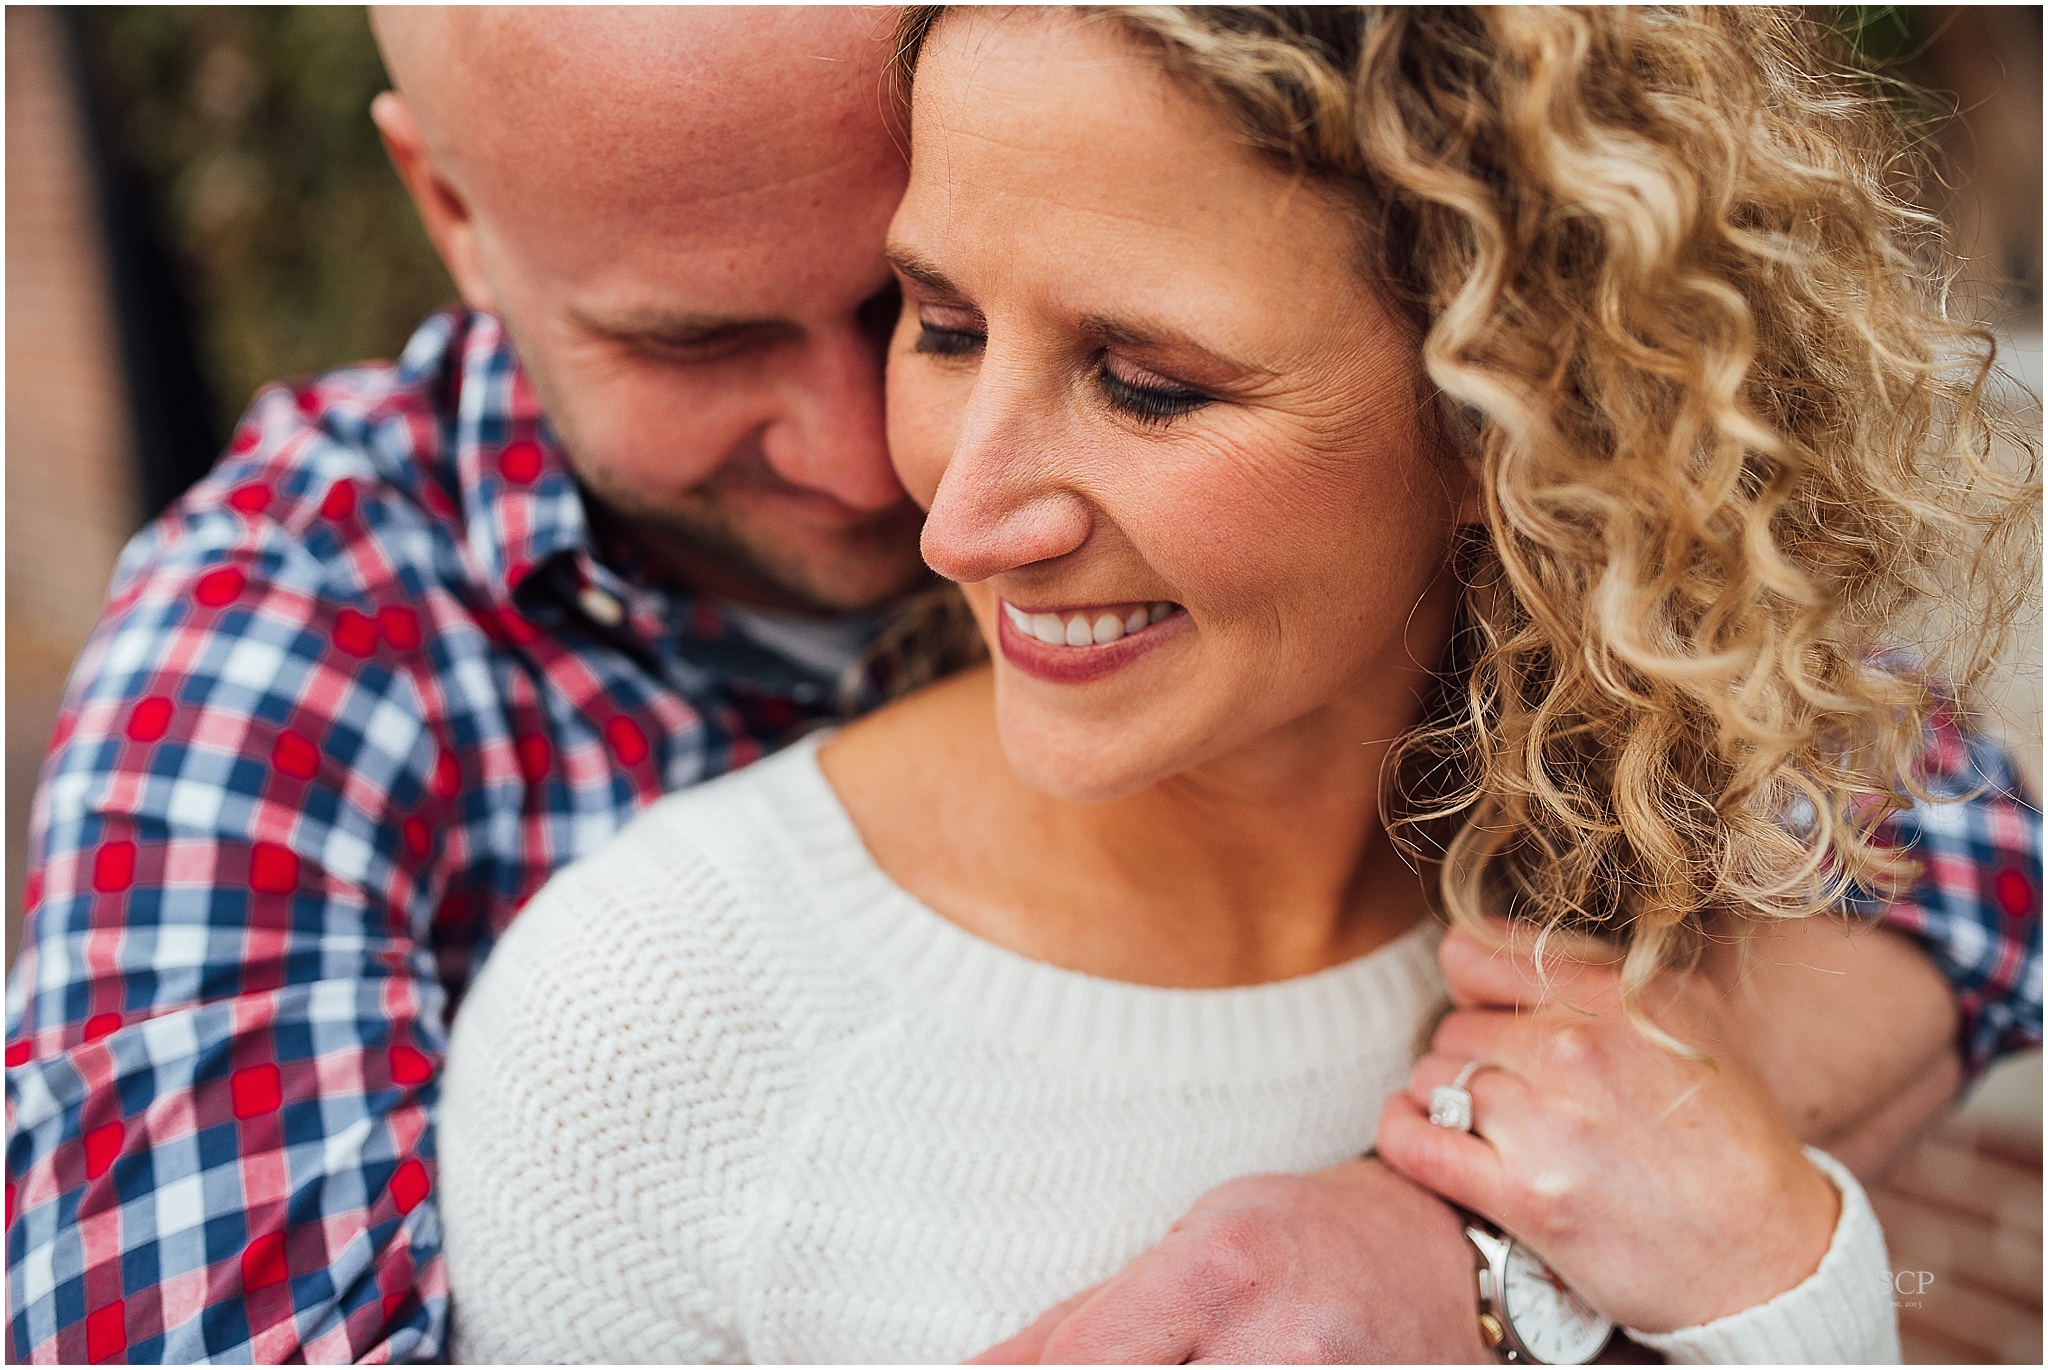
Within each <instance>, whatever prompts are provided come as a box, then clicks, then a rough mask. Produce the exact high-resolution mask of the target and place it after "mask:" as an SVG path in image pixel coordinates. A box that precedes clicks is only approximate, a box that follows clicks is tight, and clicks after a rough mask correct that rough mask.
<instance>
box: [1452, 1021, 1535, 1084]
mask: <svg viewBox="0 0 2048 1370" xmlns="http://www.w3.org/2000/svg"><path fill="white" fill-rule="evenodd" d="M1539 1030H1540V1026H1539V1023H1538V1021H1537V1019H1536V1018H1534V1017H1533V1016H1532V1015H1530V1014H1527V1013H1515V1012H1512V1011H1509V1010H1505V1009H1469V1008H1467V1009H1456V1010H1454V1011H1452V1012H1450V1013H1447V1014H1445V1015H1444V1017H1443V1021H1442V1022H1440V1023H1438V1024H1437V1025H1436V1032H1435V1034H1434V1035H1433V1036H1432V1037H1431V1038H1430V1042H1429V1045H1430V1050H1431V1051H1432V1052H1434V1053H1435V1054H1436V1055H1439V1056H1448V1057H1453V1058H1455V1059H1456V1060H1457V1061H1458V1062H1459V1063H1460V1064H1463V1063H1464V1062H1466V1061H1485V1062H1487V1063H1489V1064H1491V1065H1496V1066H1504V1067H1506V1068H1507V1069H1509V1070H1514V1071H1520V1072H1522V1073H1524V1074H1526V1073H1527V1071H1526V1069H1525V1063H1526V1058H1527V1055H1528V1052H1529V1049H1530V1046H1531V1044H1532V1043H1533V1041H1534V1040H1535V1034H1536V1033H1537V1032H1538V1031H1539Z"/></svg>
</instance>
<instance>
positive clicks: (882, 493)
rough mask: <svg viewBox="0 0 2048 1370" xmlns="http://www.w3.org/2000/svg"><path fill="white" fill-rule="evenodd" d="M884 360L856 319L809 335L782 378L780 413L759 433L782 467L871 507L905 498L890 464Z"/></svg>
mask: <svg viewBox="0 0 2048 1370" xmlns="http://www.w3.org/2000/svg"><path fill="white" fill-rule="evenodd" d="M882 361H883V356H882V352H881V349H879V348H878V347H877V346H876V345H875V341H874V339H873V338H872V337H870V336H869V335H868V334H867V333H866V332H865V331H863V330H862V329H860V328H859V327H858V326H856V325H855V324H853V323H848V324H847V325H846V327H844V328H842V329H837V330H834V331H833V332H831V333H828V334H813V335H812V336H811V338H810V339H808V340H807V342H806V345H805V346H804V348H803V349H802V351H801V353H800V354H799V355H798V357H797V358H796V359H795V364H794V366H793V367H792V369H791V371H790V372H789V374H788V375H787V376H786V377H785V379H784V384H783V396H782V406H781V407H782V414H781V416H780V417H779V418H778V419H777V420H776V421H774V422H772V423H770V424H769V425H768V429H767V431H766V433H765V434H764V435H763V437H762V454H763V456H764V457H766V459H767V462H768V465H769V466H770V467H771V468H772V469H773V470H774V471H775V473H776V474H777V475H779V476H781V477H782V478H783V479H784V480H786V481H788V482H790V483H791V484H792V485H798V486H802V487H803V488H804V489H806V490H815V491H817V492H819V493H820V494H826V495H830V496H832V497H833V498H834V499H836V500H838V501H839V502H840V503H841V504H844V505H847V506H849V507H850V508H854V509H859V510H863V511H867V512H874V511H879V510H882V509H887V508H889V507H890V506H891V505H894V504H896V503H897V502H898V501H900V500H902V499H903V498H904V493H903V485H902V483H901V482H900V481H898V480H897V479H896V472H895V469H894V468H893V467H891V466H890V465H889V446H888V439H887V435H886V430H885V428H884V424H883V418H882Z"/></svg>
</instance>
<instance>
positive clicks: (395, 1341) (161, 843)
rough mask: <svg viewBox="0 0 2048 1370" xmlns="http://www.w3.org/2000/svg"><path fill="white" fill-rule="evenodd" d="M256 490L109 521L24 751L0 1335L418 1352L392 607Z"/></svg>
mask: <svg viewBox="0 0 2048 1370" xmlns="http://www.w3.org/2000/svg"><path fill="white" fill-rule="evenodd" d="M248 488H249V487H244V489H248ZM265 498H267V496H265V495H263V494H261V493H259V494H256V495H247V494H243V493H242V492H241V491H237V492H235V493H233V494H230V495H229V496H228V498H227V499H226V501H225V503H224V504H223V505H221V506H219V507H216V508H214V509H212V510H211V512H208V513H203V514H199V515H193V516H190V517H187V518H185V519H183V520H181V521H179V522H177V523H175V524H159V525H157V526H156V527H154V528H153V529H152V530H150V531H149V532H147V533H145V534H144V535H143V537H142V538H140V539H138V541H137V543H136V544H135V545H134V546H132V547H131V548H130V551H129V553H128V554H127V555H126V556H125V557H124V559H123V565H122V568H121V570H120V571H118V572H117V575H116V580H115V589H114V599H113V601H112V602H111V603H110V605H109V607H108V610H107V612H106V614H105V616H104V617H103V619H102V621H101V623H100V625H99V628H98V629H97V630H96V632H95V634H94V636H93V639H92V641H91V642H90V644H89V645H88V647H87V649H86V653H85V655H84V656H83V657H82V658H81V660H80V663H79V665H78V667H77V668H76V670H75V672H74V674H73V678H72V684H71V687H70V691H69V694H68V696H67V700H66V704H65V707H64V711H63V714H62V716H61V718H60V721H59V724H58V730H57V735H56V737H55V739H54V741H53V745H52V749H51V752H50V755H49V757H48V759H47V760H46V762H45V765H44V770H43V774H42V779H41V785H40V788H39V790H38V794H37V798H36V803H35V809H34V812H33V814H32V817H31V822H32V837H31V864H30V872H29V876H28V893H27V897H26V899H25V901H24V902H25V903H26V904H27V905H28V915H27V922H26V925H25V930H24V938H23V951H22V955H21V956H20V957H19V958H18V960H17V964H16V965H15V967H14V969H13V973H12V976H11V978H10V980H9V984H8V992H7V1019H8V1022H7V1112H8V1124H9V1127H8V1133H9V1138H8V1147H7V1267H8V1292H9V1296H10V1297H9V1306H10V1313H9V1322H8V1332H9V1345H10V1351H11V1358H12V1359H15V1360H17V1361H63V1362H103V1361H108V1360H120V1361H185V1362H190V1361H200V1360H207V1361H212V1360H240V1361H250V1360H254V1361H259V1362H262V1361H269V1362H279V1361H286V1360H293V1359H307V1360H322V1361H344V1360H415V1359H432V1358H434V1357H436V1356H438V1355H439V1354H440V1351H441V1347H442V1339H443V1332H444V1328H445V1324H446V1318H447V1300H446V1293H445V1278H444V1275H443V1270H442V1260H441V1254H440V1225H439V1220H438V1217H437V1215H436V1209H435V1203H434V1199H433V1185H434V1143H433V1132H432V1129H431V1126H430V1116H431V1110H432V1108H433V1104H434V1097H435V1092H436V1089H437V1071H438V1068H439V1061H440V1059H441V1055H442V1050H443V1046H444V1042H445V1028H444V1013H445V1010H446V1007H447V995H446V992H445V990H444V989H443V987H442V985H441V983H440V981H439V979H438V977H437V974H436V971H435V964H434V959H433V950H432V948H431V946H429V945H426V944H425V943H424V941H423V940H422V937H423V934H422V933H421V932H420V931H419V930H418V929H423V928H426V927H428V926H429V924H428V922H427V921H426V920H425V919H420V920H419V921H418V922H417V923H416V922H415V911H416V910H417V909H418V908H420V907H421V906H422V904H423V903H424V901H425V900H426V899H427V898H428V897H429V894H430V892H429V891H428V890H426V889H425V888H424V885H425V883H426V882H427V881H428V879H429V878H430V877H429V876H428V875H427V874H426V872H428V871H429V870H430V869H431V862H430V860H429V852H430V849H431V848H432V847H433V846H434V844H435V841H436V837H435V834H436V832H437V830H438V828H439V826H440V825H441V824H442V823H443V821H444V818H445V817H446V815H445V814H444V812H443V809H444V808H445V807H446V804H445V801H444V799H443V798H440V797H437V794H436V787H435V786H434V784H433V783H432V782H433V781H434V780H435V779H436V778H437V776H438V775H439V774H440V772H439V771H437V769H436V766H437V761H438V760H439V757H438V753H437V750H436V746H437V743H436V738H435V735H434V731H433V729H432V728H431V727H430V726H429V724H428V720H427V718H426V714H427V710H426V708H425V707H424V706H423V698H422V686H421V684H420V682H419V679H418V678H417V677H416V676H415V675H414V674H412V671H411V667H410V665H409V658H410V657H411V656H413V655H415V654H416V650H417V649H418V647H419V645H420V644H419V640H418V639H419V634H418V630H417V619H416V618H414V619H412V620H410V622H409V623H408V621H407V620H406V618H405V615H408V614H411V613H412V612H413V611H412V610H411V609H409V608H407V607H406V606H405V605H404V604H403V603H394V602H384V603H380V602H379V596H378V595H375V594H367V593H366V594H356V595H351V594H350V593H348V592H346V591H345V589H338V588H335V587H336V586H337V584H340V583H341V582H340V581H339V580H338V578H337V577H335V576H334V575H333V574H332V572H333V568H332V566H331V565H329V564H326V563H322V562H320V561H319V560H317V559H316V558H315V557H314V556H313V555H312V554H311V553H310V552H309V551H308V550H307V548H306V546H305V544H304V540H303V538H301V537H300V536H299V535H298V533H295V532H293V531H291V530H287V529H283V528H280V527H279V526H278V525H277V524H276V523H274V522H269V521H266V520H264V519H261V518H257V517H254V516H253V514H252V513H251V511H252V510H254V511H259V512H260V510H261V508H262V507H263V500H264V499H265ZM238 500H239V501H240V502H239V503H238V502H237V501H238ZM300 531H303V530H300ZM394 593H395V592H394ZM408 646H409V647H410V648H411V649H414V650H413V651H410V652H409V651H407V650H405V649H406V648H407V647H408ZM443 788H445V787H443Z"/></svg>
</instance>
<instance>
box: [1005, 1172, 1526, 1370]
mask: <svg viewBox="0 0 2048 1370" xmlns="http://www.w3.org/2000/svg"><path fill="white" fill-rule="evenodd" d="M1475 1288H1476V1286H1475V1283H1474V1276H1473V1256H1472V1249H1471V1247H1470V1246H1469V1245H1468V1244H1467V1243H1466V1241H1465V1237H1464V1232H1463V1226H1462V1223H1461V1221H1460V1220H1459V1218H1458V1216H1457V1215H1456V1214H1455V1213H1453V1212H1452V1211H1451V1209H1450V1208H1449V1207H1448V1206H1447V1205H1446V1204H1444V1202H1443V1201H1442V1200H1440V1199H1438V1198H1436V1197H1435V1196H1434V1195H1431V1194H1428V1193H1425V1192H1424V1191H1422V1190H1421V1189H1418V1188H1417V1187H1416V1186H1414V1185H1412V1184H1410V1183H1409V1182H1408V1181H1406V1180H1404V1179H1402V1178H1401V1177H1400V1176H1398V1175H1396V1174H1394V1173H1393V1172H1391V1171H1390V1170H1388V1169H1387V1168H1386V1167H1385V1166H1383V1165H1381V1164H1379V1163H1378V1162H1376V1161H1351V1162H1348V1163H1346V1164H1344V1165H1339V1166H1332V1167H1331V1168H1329V1169H1328V1170H1320V1171H1317V1172H1315V1173H1314V1174H1311V1175H1254V1176H1250V1177H1248V1178H1245V1179H1240V1180H1232V1181H1230V1182H1229V1183H1228V1184H1224V1185H1220V1186H1218V1187H1217V1188H1215V1189H1213V1190H1211V1191H1209V1193H1207V1194H1205V1195H1203V1196H1202V1198H1201V1199H1200V1200H1199V1201H1198V1202H1197V1203H1196V1204H1195V1206H1194V1208H1193V1210H1192V1211H1190V1212H1189V1213H1188V1215H1187V1216H1186V1217H1184V1218H1182V1219H1181V1220H1180V1221H1179V1222H1177V1223H1175V1224H1174V1225H1173V1230H1172V1231H1170V1232H1169V1233H1167V1235H1166V1237H1165V1238H1164V1239H1163V1240H1162V1241H1161V1242H1160V1243H1159V1244H1158V1245H1157V1246H1155V1247H1153V1248H1152V1249H1151V1250H1150V1251H1147V1252H1146V1253H1145V1254H1144V1255H1142V1256H1140V1257H1138V1259H1137V1260H1136V1261H1134V1262H1132V1263H1131V1264H1130V1265H1129V1266H1127V1267H1126V1268H1125V1269H1124V1270H1123V1272H1122V1273H1120V1274H1118V1275H1117V1276H1115V1277H1114V1278H1113V1279H1110V1280H1107V1281H1105V1282H1104V1283H1102V1284H1099V1285H1096V1286H1095V1287H1094V1288H1093V1289H1088V1290H1084V1291H1083V1292H1081V1293H1080V1294H1077V1295H1076V1296H1075V1297H1073V1298H1072V1299H1069V1300H1068V1301H1067V1302H1065V1303H1063V1304H1061V1305H1059V1306H1058V1307H1057V1308H1054V1309H1053V1310H1051V1311H1050V1312H1048V1313H1047V1314H1045V1316H1043V1317H1041V1318H1040V1319H1039V1320H1038V1321H1037V1322H1035V1323H1033V1324H1031V1326H1029V1327H1027V1328H1025V1329H1024V1330H1023V1331H1022V1332H1020V1333H1018V1334H1017V1335H1016V1336H1014V1337H1012V1338H1010V1339H1009V1340H1008V1341H1006V1342H1003V1343H1002V1344H1000V1345H998V1346H993V1347H991V1348H989V1349H988V1350H987V1351H985V1352H983V1353H982V1354H981V1355H980V1356H977V1357H976V1358H975V1360H976V1362H977V1363H982V1364H1009V1365H1016V1364H1027V1363H1032V1362H1047V1363H1050V1362H1069V1363H1071V1362H1123V1363H1146V1364H1153V1365H1173V1364H1178V1363H1182V1362H1187V1361H1239V1362H1243V1361H1263V1362H1282V1363H1289V1362H1291V1363H1296V1364H1311V1363H1337V1362H1351V1363H1357V1362H1369V1361H1411V1362H1412V1361H1428V1362H1459V1363H1466V1364H1470V1363H1474V1362H1479V1361H1484V1360H1487V1359H1489V1357H1488V1355H1487V1353H1486V1350H1485V1347H1484V1346H1483V1345H1482V1344H1481V1343H1480V1340H1479V1324H1478V1317H1477V1312H1478V1308H1477V1303H1476V1294H1475Z"/></svg>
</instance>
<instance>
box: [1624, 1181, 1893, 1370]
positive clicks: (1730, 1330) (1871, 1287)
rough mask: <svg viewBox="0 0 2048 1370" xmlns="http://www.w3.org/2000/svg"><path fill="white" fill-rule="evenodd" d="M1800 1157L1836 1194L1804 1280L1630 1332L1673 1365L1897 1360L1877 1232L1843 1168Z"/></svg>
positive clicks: (1884, 1264)
mask: <svg viewBox="0 0 2048 1370" xmlns="http://www.w3.org/2000/svg"><path fill="white" fill-rule="evenodd" d="M1806 1156H1807V1159H1808V1160H1810V1161H1812V1162H1813V1163H1814V1164H1815V1165H1816V1166H1819V1167H1820V1169H1821V1171H1822V1173H1823V1174H1825V1175H1826V1176H1827V1177H1828V1178H1829V1179H1830V1180H1832V1181H1834V1183H1835V1188H1836V1190H1838V1191H1839V1192H1840V1193H1841V1196H1842V1215H1841V1217H1839V1218H1838V1219H1836V1220H1835V1236H1834V1240H1833V1241H1832V1242H1830V1243H1829V1244H1828V1250H1827V1254H1826V1255H1824V1256H1822V1257H1821V1262H1820V1266H1819V1268H1818V1269H1816V1270H1815V1271H1814V1272H1813V1274H1811V1275H1810V1276H1808V1277H1807V1279H1806V1282H1805V1283H1803V1284H1801V1285H1799V1286H1797V1287H1796V1288H1793V1289H1788V1290H1786V1291H1785V1292H1784V1293H1782V1294H1780V1295H1778V1297H1776V1298H1775V1299H1772V1300H1770V1301H1769V1302H1768V1303H1760V1304H1758V1305H1757V1306H1756V1307H1754V1308H1745V1309H1744V1310H1742V1311H1741V1312H1740V1313H1731V1314H1729V1315H1728V1316H1727V1317H1725V1318H1719V1319H1717V1320H1715V1321H1713V1322H1710V1323H1705V1324H1703V1325H1701V1326H1698V1327H1681V1328H1679V1329H1678V1330H1677V1331H1676V1332H1664V1333H1649V1332H1630V1333H1629V1335H1630V1336H1631V1337H1633V1338H1634V1339H1635V1340H1636V1341H1639V1342H1641V1343H1642V1344H1643V1345H1645V1346H1648V1347H1650V1348H1652V1349H1653V1350H1657V1351H1661V1352H1663V1353H1664V1358H1665V1359H1666V1360H1668V1361H1670V1362H1671V1363H1672V1364H1674V1365H1761V1364H1766V1363H1774V1362H1783V1363H1787V1364H1792V1365H1896V1364H1898V1361H1899V1321H1898V1314H1897V1313H1896V1312H1895V1311H1894V1310H1893V1306H1892V1283H1891V1270H1890V1263H1889V1261H1888V1259H1887V1257H1886V1254H1885V1247H1884V1229H1883V1228H1881V1227H1879V1226H1878V1222H1877V1214H1876V1213H1874V1212H1872V1211H1871V1207H1870V1200H1869V1198H1868V1197H1867V1196H1866V1195H1865V1194H1864V1192H1863V1186H1862V1185H1860V1184H1858V1183H1856V1177H1855V1176H1854V1175H1851V1174H1850V1173H1849V1171H1848V1169H1847V1167H1845V1166H1843V1164H1842V1163H1841V1162H1840V1161H1837V1160H1836V1159H1835V1158H1834V1157H1832V1156H1830V1155H1828V1154H1827V1153H1826V1152H1824V1151H1819V1150H1816V1149H1815V1148H1813V1147H1808V1148H1806Z"/></svg>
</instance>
